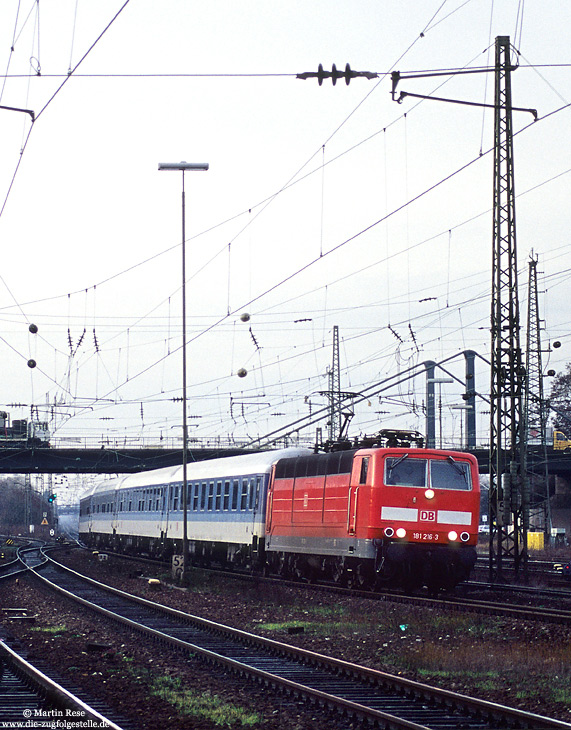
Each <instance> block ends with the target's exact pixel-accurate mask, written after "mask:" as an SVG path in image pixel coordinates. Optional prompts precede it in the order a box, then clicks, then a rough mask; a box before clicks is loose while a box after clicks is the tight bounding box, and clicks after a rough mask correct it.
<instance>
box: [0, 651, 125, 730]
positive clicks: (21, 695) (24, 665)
mask: <svg viewBox="0 0 571 730" xmlns="http://www.w3.org/2000/svg"><path fill="white" fill-rule="evenodd" d="M2 664H4V672H7V671H10V673H11V674H12V675H15V676H13V677H12V682H10V683H8V682H7V681H5V680H4V681H2V686H1V687H0V710H1V711H2V720H3V721H13V722H14V727H17V726H16V722H21V723H22V725H20V727H25V726H26V724H25V723H26V718H31V720H30V722H37V723H38V725H37V726H38V727H39V726H40V723H43V722H46V721H49V720H52V721H53V722H54V723H55V722H56V721H58V720H61V718H62V717H63V718H65V719H64V721H67V722H69V723H70V724H71V723H72V722H78V723H80V722H81V723H83V722H87V721H89V720H91V721H92V722H97V723H98V725H97V726H96V727H106V728H109V730H121V727H120V726H119V725H117V724H116V723H114V722H113V721H112V720H109V719H108V718H106V717H104V716H103V715H102V714H101V713H100V712H98V711H97V710H95V709H94V708H93V707H91V706H90V705H88V704H87V703H86V702H84V701H83V700H81V699H80V698H79V697H76V696H75V695H74V694H72V693H71V692H69V691H68V690H67V689H65V688H64V687H62V686H61V685H60V684H58V683H57V682H55V681H54V680H53V679H51V678H50V677H48V676H47V675H46V674H44V673H43V672H41V671H40V670H39V669H37V668H36V667H34V666H33V665H32V664H30V663H29V662H28V661H27V660H26V659H24V657H22V656H20V654H18V653H17V652H16V651H14V650H13V649H12V648H11V647H9V646H8V644H6V643H5V642H4V641H2V640H0V667H1V666H2ZM18 676H23V677H24V678H25V685H26V687H27V689H28V692H23V691H22V688H21V686H18V684H17V685H16V687H14V684H15V683H17V677H18ZM12 690H15V691H12ZM30 691H31V692H32V693H33V695H35V697H31V696H30ZM6 700H9V705H10V707H9V708H8V707H4V706H3V705H4V702H6ZM34 700H35V702H36V703H37V704H36V707H35V708H34V707H33V706H32V704H33V703H34ZM68 711H69V712H71V713H73V714H72V715H69V714H68ZM8 713H9V714H10V716H9V715H8ZM60 713H61V715H60ZM6 727H8V725H6ZM30 727H33V725H30ZM46 727H47V725H46Z"/></svg>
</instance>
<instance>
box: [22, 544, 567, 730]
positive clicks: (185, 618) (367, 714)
mask: <svg viewBox="0 0 571 730" xmlns="http://www.w3.org/2000/svg"><path fill="white" fill-rule="evenodd" d="M46 569H47V570H48V571H49V570H52V571H54V572H56V571H57V572H58V574H60V575H63V576H66V577H69V576H71V579H72V580H73V581H81V584H82V585H87V586H89V588H90V590H91V591H103V592H104V593H105V594H109V595H111V596H113V597H114V600H115V601H119V600H121V601H127V602H128V604H129V606H130V607H131V608H130V609H126V611H127V612H132V610H133V608H132V607H133V606H135V605H136V606H138V607H145V608H147V609H150V610H152V611H153V612H154V613H155V616H156V612H160V613H161V614H163V615H168V616H169V618H171V619H175V620H176V621H177V622H181V623H183V624H184V625H185V626H186V627H188V626H189V625H191V626H193V627H197V628H195V629H194V631H200V630H202V631H207V632H208V633H209V635H210V636H211V640H212V635H214V634H216V635H217V636H218V637H222V638H223V639H224V641H229V642H239V643H240V644H241V645H242V649H241V651H240V652H238V653H243V652H244V648H243V647H244V646H246V647H248V652H247V653H248V655H249V656H248V659H249V663H246V660H245V659H244V658H243V657H241V656H240V657H239V658H233V657H232V656H230V653H231V652H232V651H234V652H235V647H234V646H233V647H231V649H230V650H229V653H227V654H226V655H225V656H222V655H221V654H220V651H219V650H216V648H209V647H208V646H204V645H199V644H197V643H194V641H188V640H186V639H184V638H179V637H176V636H173V635H172V634H169V633H167V632H166V631H165V630H164V627H163V628H154V627H152V626H145V625H143V624H142V623H141V621H140V620H139V619H140V617H137V620H135V619H134V618H130V617H128V616H125V615H121V614H120V613H118V612H117V606H115V607H114V608H113V610H112V609H111V608H106V607H104V606H100V605H98V604H96V603H94V602H93V601H92V600H89V599H87V598H84V597H81V596H78V595H76V593H75V592H74V591H77V585H76V586H73V587H72V588H73V589H71V590H67V589H66V588H63V587H61V586H58V584H57V583H56V582H54V580H53V577H52V578H51V579H49V578H47V577H46V576H44V575H43V574H42V573H43V572H45V570H46ZM60 571H63V573H61V572H60ZM32 573H33V574H34V575H37V576H38V577H39V578H40V579H42V580H43V581H44V582H45V583H47V584H49V585H50V586H51V587H55V588H57V590H58V591H60V592H61V593H62V594H63V595H66V596H68V597H69V598H71V599H73V600H75V601H78V602H79V603H81V604H82V605H84V606H86V607H88V608H91V609H93V610H96V611H99V612H100V613H102V614H103V615H105V616H107V617H109V618H112V619H114V620H116V621H119V622H121V623H122V624H124V625H126V626H129V627H131V628H133V629H135V630H137V631H139V632H143V633H145V634H147V635H150V636H153V637H155V638H156V639H158V640H160V641H161V642H167V643H169V644H171V645H173V646H177V647H179V648H182V649H185V650H187V651H190V652H192V653H196V654H199V655H201V656H202V657H204V658H206V659H207V660H208V661H212V662H216V663H221V664H223V665H224V666H226V667H228V668H231V669H232V670H234V671H238V672H240V673H243V674H249V675H253V676H255V677H257V678H258V679H259V680H261V681H263V682H265V683H266V684H268V685H271V686H276V687H278V686H279V687H283V688H286V690H287V691H289V692H292V693H295V694H296V695H300V696H301V695H303V696H309V697H311V698H312V699H313V700H315V701H316V702H318V703H319V704H321V705H327V706H330V707H337V708H341V709H342V710H343V711H344V712H345V713H346V714H348V715H350V716H359V717H361V718H366V719H367V720H369V721H372V722H375V723H377V724H378V725H380V726H381V727H384V728H387V729H389V728H390V730H403V729H406V730H426V729H427V728H442V727H450V723H451V722H456V725H454V726H460V724H461V723H462V722H464V723H465V724H464V725H463V727H474V728H482V729H484V728H485V729H488V728H497V727H498V722H500V723H502V724H501V726H502V727H504V726H505V727H511V726H513V727H516V726H517V727H520V728H532V729H533V730H544V729H545V730H548V729H552V730H554V729H556V728H558V729H559V730H563V729H566V730H571V725H569V724H567V723H565V722H562V721H559V720H554V719H551V718H546V717H542V716H540V715H535V714H533V713H528V712H525V711H523V710H519V709H515V708H509V707H505V706H503V705H498V704H496V703H493V702H489V701H486V700H479V699H476V698H471V697H467V696H465V695H460V694H458V693H455V692H451V691H450V690H445V689H440V688H434V687H430V686H428V685H425V684H422V683H418V682H414V681H412V680H408V679H405V678H403V677H397V676H395V675H390V674H387V673H385V672H381V671H379V670H375V669H369V668H367V667H362V666H359V665H356V664H353V663H350V662H346V661H343V660H340V659H335V658H332V657H327V656H324V655H321V654H317V653H315V652H312V651H309V650H306V649H300V648H297V647H294V646H291V645H289V644H284V643H282V642H277V641H274V640H272V639H268V638H266V637H260V636H256V635H254V634H250V633H248V632H245V631H241V630H238V629H233V628H229V627H226V626H223V625H221V624H218V623H216V622H213V621H209V620H207V619H204V618H200V617H197V616H191V615H190V614H186V613H184V612H182V611H178V610H176V609H173V608H170V607H166V606H163V605H162V604H156V603H154V602H152V601H149V600H147V599H144V598H140V597H138V596H132V595H131V594H128V593H125V592H124V591H121V590H119V589H117V588H112V587H110V586H106V585H105V584H102V583H99V582H98V581H95V580H93V579H91V578H87V577H86V576H82V575H81V574H79V573H77V572H76V571H73V570H71V569H70V568H67V567H66V566H63V565H61V564H60V563H57V562H56V561H54V560H53V559H51V558H50V566H48V567H47V568H46V566H45V564H44V566H43V567H42V572H40V571H39V570H33V571H32ZM63 582H65V578H64V581H63ZM92 597H93V596H92ZM177 625H178V627H179V628H180V623H178V624H177ZM186 631H187V632H188V631H189V629H188V628H187V629H186ZM181 633H182V630H181ZM254 649H258V650H264V651H265V652H266V654H265V656H266V658H265V659H262V661H261V662H258V663H259V664H260V666H253V658H252V656H251V655H252V654H253V652H254ZM277 657H282V658H285V659H286V660H288V661H290V662H291V661H295V662H302V663H303V666H301V665H299V664H297V665H295V666H294V665H291V666H290V665H288V667H287V668H285V669H284V668H283V667H282V668H280V671H282V676H279V675H278V673H277V670H276V669H275V668H274V664H275V661H276V658H277ZM268 666H269V668H264V667H268ZM303 667H305V669H304V668H303ZM308 667H309V669H308ZM321 670H324V671H323V672H322V674H321V675H320V676H318V677H317V678H311V677H310V678H309V679H308V678H305V677H304V678H303V680H301V679H297V675H298V674H300V673H301V674H307V673H308V671H309V672H310V673H312V672H318V671H321ZM284 672H285V674H284ZM325 673H327V676H325ZM290 677H293V678H290ZM312 679H313V681H314V685H313V686H309V685H308V682H309V681H312ZM332 681H333V682H334V683H336V684H339V685H341V687H340V689H339V692H338V693H337V694H334V693H333V692H331V691H327V688H326V686H325V685H326V684H327V682H329V683H330V682H332ZM349 681H351V682H354V683H355V684H354V685H353V684H351V686H350V687H349V686H348V683H349ZM319 683H324V684H322V685H321V686H320V684H319ZM321 687H322V688H321ZM367 690H369V691H368V692H367ZM373 690H374V691H375V692H376V694H377V698H376V699H375V700H373V699H372V698H371V692H372V691H373ZM387 692H391V693H392V696H391V699H390V700H389V699H388V698H387V697H386V696H385V693H387ZM342 694H345V695H346V696H345V697H343V696H341V695H342ZM367 694H369V697H368V698H367V697H365V695H367ZM379 695H380V696H379ZM401 698H405V702H408V703H409V704H408V705H407V707H401V709H400V710H396V709H392V710H391V711H390V712H389V711H385V709H380V708H383V707H386V706H387V703H388V704H389V705H390V703H391V702H392V703H394V702H396V701H397V700H398V701H399V702H402V701H403V700H402V699H401ZM366 702H368V703H369V705H368V706H367V705H366ZM375 702H376V703H377V705H379V703H380V708H379V707H375V706H374V704H375ZM410 702H415V703H416V705H415V708H414V709H413V710H411V706H410ZM398 712H400V713H401V716H400V717H399V716H398V714H397V713H398ZM454 713H463V716H461V717H459V716H458V715H457V716H456V718H454ZM403 714H404V715H405V716H406V715H407V714H408V718H406V717H404V718H403V716H402V715H403ZM431 714H432V719H430V723H431V724H430V725H429V724H423V723H426V720H427V719H429V718H430V716H431ZM443 714H444V715H445V716H446V718H445V719H442V715H443ZM411 717H412V719H411Z"/></svg>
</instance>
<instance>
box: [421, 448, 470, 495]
mask: <svg viewBox="0 0 571 730" xmlns="http://www.w3.org/2000/svg"><path fill="white" fill-rule="evenodd" d="M430 486H431V487H432V488H433V489H458V490H463V491H466V492H469V491H471V489H472V479H471V475H470V465H469V464H468V463H467V462H465V461H456V460H455V459H453V458H452V457H451V456H449V457H448V458H447V459H446V461H443V460H441V459H438V460H436V459H432V460H431V461H430Z"/></svg>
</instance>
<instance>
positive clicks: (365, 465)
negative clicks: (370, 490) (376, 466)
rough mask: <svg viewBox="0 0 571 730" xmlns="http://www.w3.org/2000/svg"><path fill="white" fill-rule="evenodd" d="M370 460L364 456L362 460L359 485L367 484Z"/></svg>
mask: <svg viewBox="0 0 571 730" xmlns="http://www.w3.org/2000/svg"><path fill="white" fill-rule="evenodd" d="M369 458H370V457H368V456H364V457H363V458H362V459H361V471H360V472H359V484H366V483H367V474H368V473H369Z"/></svg>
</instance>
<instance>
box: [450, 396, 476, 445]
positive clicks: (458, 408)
mask: <svg viewBox="0 0 571 730" xmlns="http://www.w3.org/2000/svg"><path fill="white" fill-rule="evenodd" d="M450 410H452V411H464V414H465V416H468V412H470V411H473V410H474V407H473V406H469V405H467V404H462V405H457V406H450ZM466 433H468V426H466ZM469 446H470V445H469V444H468V445H467V447H468V448H469ZM460 448H461V449H463V448H464V433H463V418H462V416H461V417H460Z"/></svg>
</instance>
